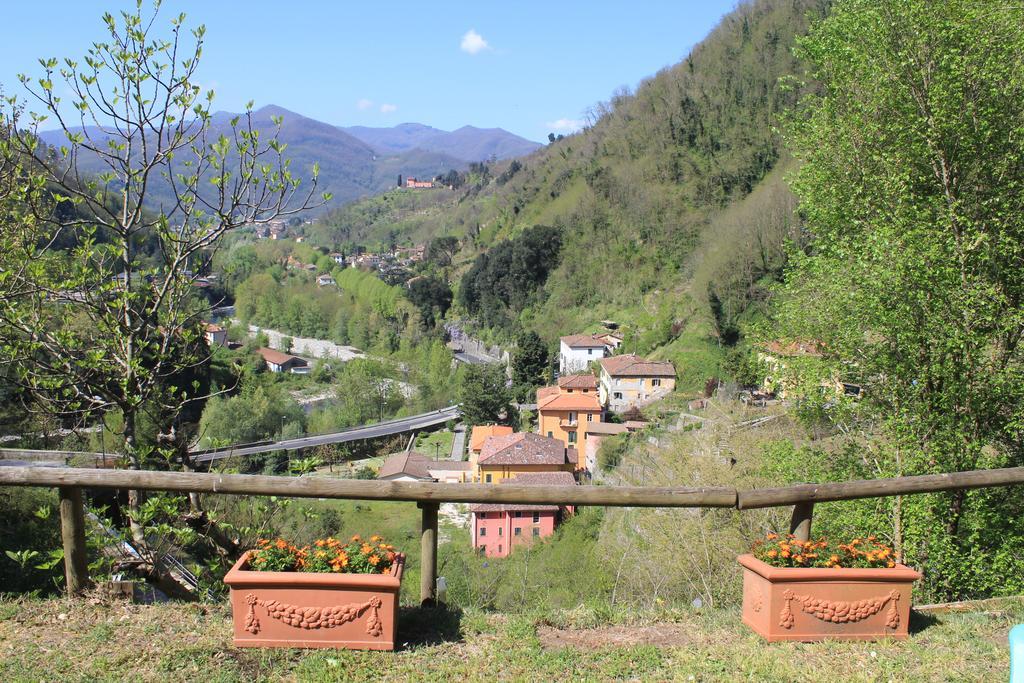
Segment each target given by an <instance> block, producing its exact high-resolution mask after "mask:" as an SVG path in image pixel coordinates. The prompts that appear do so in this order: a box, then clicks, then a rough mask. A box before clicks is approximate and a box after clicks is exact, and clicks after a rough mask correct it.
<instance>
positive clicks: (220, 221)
mask: <svg viewBox="0 0 1024 683" xmlns="http://www.w3.org/2000/svg"><path fill="white" fill-rule="evenodd" d="M156 15H157V11H156V10H155V9H154V11H153V12H152V14H147V13H145V12H144V11H143V9H142V4H141V3H139V4H138V6H137V7H136V9H135V11H134V12H124V13H122V14H121V16H120V19H115V18H114V17H113V16H111V15H110V14H107V15H104V22H105V24H106V28H107V31H108V32H109V34H110V38H109V41H108V42H97V43H95V44H94V45H93V47H92V48H91V49H90V50H89V53H88V55H87V56H86V57H85V59H84V60H83V61H82V62H79V61H75V60H70V59H68V60H65V61H64V62H63V63H58V61H57V60H56V59H45V60H42V61H41V64H42V66H43V74H42V76H41V77H40V78H38V79H36V80H32V79H30V78H29V77H27V76H22V77H20V79H21V82H22V84H23V85H24V87H25V88H26V90H27V92H28V98H29V102H32V103H34V106H38V107H39V108H40V109H41V112H42V113H39V114H37V113H31V114H26V113H25V112H26V103H25V102H23V101H21V100H19V99H17V98H14V97H12V98H8V99H6V100H5V101H4V103H3V105H4V109H3V111H2V112H0V167H2V169H3V171H0V177H2V178H3V188H4V189H3V190H0V194H2V195H3V196H2V197H0V273H2V274H3V275H2V276H0V363H2V364H3V365H5V366H6V367H9V368H11V369H12V370H13V372H12V373H11V377H12V378H13V379H14V380H15V381H16V383H17V384H18V385H19V386H21V387H22V388H24V389H25V390H26V391H29V392H31V395H32V397H33V399H34V401H35V405H36V406H37V407H38V409H39V410H41V411H45V412H47V413H49V414H52V415H55V416H59V417H60V418H61V419H62V420H64V421H65V422H67V423H71V424H76V425H81V424H83V423H84V422H86V421H87V420H91V419H94V417H95V416H96V415H99V414H103V413H108V412H117V413H118V414H120V416H121V424H122V437H123V448H124V452H125V455H126V456H127V458H128V461H129V462H130V464H131V466H132V467H133V468H141V467H143V466H144V465H145V464H146V461H147V450H146V449H144V448H143V447H142V442H141V441H140V436H139V433H138V428H139V426H140V420H141V419H142V415H143V412H144V411H148V412H149V413H150V414H151V415H158V416H160V417H161V419H160V422H161V424H160V425H159V428H160V429H162V430H167V433H166V434H164V435H163V438H161V439H153V440H151V441H157V442H162V443H166V444H167V445H169V446H171V447H173V448H174V449H175V450H176V452H177V453H178V455H179V456H185V455H186V454H187V450H186V449H185V448H184V444H185V441H184V439H182V438H181V437H182V435H181V434H180V433H179V432H177V427H178V426H180V425H178V424H177V416H178V415H179V414H180V413H181V411H182V409H183V407H185V406H186V405H187V404H190V403H194V402H196V401H200V400H202V398H203V392H202V388H201V387H200V386H198V385H196V384H194V383H192V382H190V381H189V378H187V377H186V376H184V375H183V371H184V370H188V369H189V368H197V367H199V366H201V365H202V364H203V363H205V362H206V356H207V355H208V353H209V351H208V349H206V347H205V344H204V343H202V332H201V328H200V321H201V320H202V319H203V318H204V317H205V316H206V315H207V314H208V311H209V303H208V302H207V301H206V300H205V299H204V298H202V297H198V296H196V295H195V291H196V289H195V287H194V284H195V279H196V277H197V275H196V274H197V273H201V272H205V271H206V270H207V269H208V267H209V264H210V260H211V258H212V257H213V255H214V254H215V253H216V251H217V249H218V247H219V243H220V238H221V237H222V236H223V235H225V234H227V233H228V232H230V231H231V230H233V229H235V228H237V227H239V226H241V225H244V224H254V223H265V222H266V221H268V220H271V219H273V218H276V217H280V216H286V215H290V214H294V213H296V212H298V211H300V210H302V209H305V208H307V207H309V206H310V205H311V203H312V197H313V193H314V192H315V187H316V179H315V172H314V178H313V183H312V186H311V187H310V188H309V190H308V191H303V192H302V193H300V192H299V190H298V186H299V178H298V177H297V176H295V175H294V174H293V173H292V171H291V169H290V168H289V164H288V162H287V160H285V159H284V157H283V156H282V151H283V146H282V145H281V144H279V143H278V141H277V137H276V132H275V133H274V134H272V135H269V136H262V137H261V136H259V135H258V133H257V131H256V130H254V128H253V123H252V115H251V108H250V109H248V110H247V113H246V114H245V115H243V116H241V117H236V118H234V119H232V120H231V122H230V131H231V134H230V135H225V134H217V133H215V128H214V120H213V115H212V113H211V109H210V107H211V103H212V100H213V92H212V91H209V92H207V93H205V94H204V93H203V92H202V91H201V88H200V87H199V85H198V84H197V83H196V80H195V74H196V70H197V68H198V64H199V58H200V55H201V52H202V47H203V43H204V36H205V29H204V28H203V27H202V26H199V27H197V28H195V29H193V30H191V31H189V30H188V29H187V28H186V27H185V23H184V20H185V17H184V15H179V16H177V17H175V18H173V19H172V20H171V22H170V31H169V35H167V36H166V37H165V36H162V35H157V33H156V28H155V27H156V25H157V24H156V22H155V20H156V18H157V16H156ZM59 64H60V65H59ZM68 105H71V106H68ZM69 111H73V112H74V114H73V116H72V117H69V115H68V112H69ZM48 121H49V122H53V123H55V124H56V125H57V126H58V127H59V128H60V129H62V130H63V133H64V137H65V141H64V142H63V143H62V144H61V145H59V147H57V148H56V149H51V148H49V147H47V146H45V145H44V144H42V143H41V142H40V139H39V137H38V131H39V128H40V126H41V125H43V124H44V123H45V122H48ZM277 126H278V129H279V127H280V119H278V120H277ZM96 160H98V161H99V163H100V164H101V165H102V167H103V168H104V171H103V172H102V173H100V174H98V175H95V176H90V175H89V174H88V173H87V172H86V171H85V170H84V168H85V166H86V162H87V161H96ZM158 186H161V187H162V188H169V189H170V192H171V193H172V195H173V197H174V201H173V202H170V203H160V204H157V203H156V202H155V201H153V199H154V193H155V192H156V191H157V190H156V188H157V187H158ZM185 382H188V383H185ZM129 508H130V515H129V516H130V518H131V520H132V532H133V536H134V538H135V542H136V543H137V544H138V545H139V546H140V547H143V548H145V547H146V539H145V537H144V534H143V530H142V528H141V526H140V525H139V524H137V523H135V520H136V519H137V518H138V512H139V509H140V497H139V495H138V493H137V492H129Z"/></svg>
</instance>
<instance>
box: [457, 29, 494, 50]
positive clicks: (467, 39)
mask: <svg viewBox="0 0 1024 683" xmlns="http://www.w3.org/2000/svg"><path fill="white" fill-rule="evenodd" d="M490 47H491V46H490V45H488V44H487V41H486V40H484V37H483V36H482V35H480V34H479V33H477V32H476V29H472V28H471V29H469V30H468V31H466V35H464V36H462V43H460V44H459V48H460V49H461V50H462V51H463V52H468V53H469V54H471V55H475V54H476V53H477V52H480V51H481V50H487V49H489V48H490Z"/></svg>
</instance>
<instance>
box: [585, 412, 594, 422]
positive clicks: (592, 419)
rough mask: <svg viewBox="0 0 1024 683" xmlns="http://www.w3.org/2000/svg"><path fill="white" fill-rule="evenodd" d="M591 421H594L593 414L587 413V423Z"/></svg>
mask: <svg viewBox="0 0 1024 683" xmlns="http://www.w3.org/2000/svg"><path fill="white" fill-rule="evenodd" d="M593 421H594V414H593V413H587V422H593Z"/></svg>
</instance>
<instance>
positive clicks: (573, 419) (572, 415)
mask: <svg viewBox="0 0 1024 683" xmlns="http://www.w3.org/2000/svg"><path fill="white" fill-rule="evenodd" d="M577 417H578V415H577V414H576V413H575V412H574V411H572V410H570V411H569V424H574V423H575V422H576V419H577Z"/></svg>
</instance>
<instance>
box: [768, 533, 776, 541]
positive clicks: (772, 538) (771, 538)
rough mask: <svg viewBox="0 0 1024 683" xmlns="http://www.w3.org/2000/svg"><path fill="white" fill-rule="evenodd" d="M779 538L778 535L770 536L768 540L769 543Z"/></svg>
mask: <svg viewBox="0 0 1024 683" xmlns="http://www.w3.org/2000/svg"><path fill="white" fill-rule="evenodd" d="M778 537H779V535H778V534H768V540H769V541H774V540H775V539H776V538H778Z"/></svg>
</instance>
